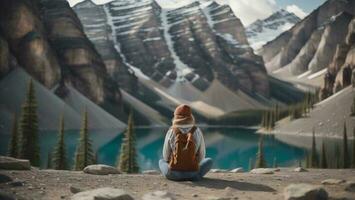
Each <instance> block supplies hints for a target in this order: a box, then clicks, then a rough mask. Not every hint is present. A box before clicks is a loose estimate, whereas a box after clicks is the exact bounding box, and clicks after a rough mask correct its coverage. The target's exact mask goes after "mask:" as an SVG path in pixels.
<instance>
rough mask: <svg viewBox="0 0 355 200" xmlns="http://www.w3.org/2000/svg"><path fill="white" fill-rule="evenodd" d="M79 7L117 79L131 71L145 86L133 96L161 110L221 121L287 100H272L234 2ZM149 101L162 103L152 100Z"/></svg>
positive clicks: (140, 1)
mask: <svg viewBox="0 0 355 200" xmlns="http://www.w3.org/2000/svg"><path fill="white" fill-rule="evenodd" d="M164 2H165V3H167V2H168V1H164ZM169 2H170V1H169ZM73 8H74V10H75V12H76V13H77V15H78V17H79V18H80V20H81V21H82V23H83V27H84V31H85V32H86V33H87V35H88V37H89V39H90V40H91V41H92V42H93V44H94V45H95V46H96V48H97V49H98V52H100V53H101V55H102V56H103V59H104V62H105V63H106V67H107V68H108V71H110V72H111V76H112V78H113V79H119V78H118V77H117V76H116V75H120V76H123V74H124V73H125V72H124V70H121V72H118V71H117V70H118V69H122V68H126V69H128V70H126V71H130V72H131V73H132V74H134V75H135V76H137V80H138V84H137V85H138V86H140V87H142V86H143V87H144V90H143V89H142V88H138V89H133V90H131V92H129V91H128V93H129V94H130V95H132V96H133V98H136V99H137V100H138V101H142V102H143V103H146V104H148V105H149V106H150V107H152V108H153V109H156V110H161V109H165V110H170V109H172V108H173V107H174V106H175V105H177V104H181V103H185V104H189V105H191V106H192V107H193V108H194V109H195V110H196V111H197V112H198V113H199V114H200V115H202V116H206V117H219V116H222V115H224V114H226V113H230V112H234V111H238V110H242V109H260V108H265V107H266V106H269V105H271V104H272V103H273V101H274V100H275V99H278V98H279V97H272V96H270V93H271V91H270V90H271V89H270V83H269V77H268V75H267V73H266V70H265V67H264V64H263V61H262V59H261V57H260V56H258V55H255V54H254V52H253V49H252V48H251V47H250V46H249V43H248V40H247V36H246V34H245V28H244V26H243V24H242V22H241V21H240V19H239V18H238V17H237V16H236V15H235V14H234V12H233V10H232V9H231V7H230V6H229V5H227V4H220V3H218V1H213V0H204V1H196V0H193V1H192V0H184V1H179V2H176V4H173V5H168V4H162V3H161V2H159V1H154V0H114V1H111V2H110V3H107V4H103V5H95V4H94V3H93V2H92V1H90V0H86V1H83V2H81V3H79V4H77V5H75V6H74V7H73ZM101 19H103V21H104V22H103V23H102V21H101ZM103 27H106V28H103ZM107 30H109V31H107ZM109 43H110V44H109ZM108 46H114V48H107V47H108ZM108 50H110V52H111V53H109V52H108ZM110 54H111V55H117V57H118V59H114V57H112V56H108V55H110ZM125 84H126V83H123V84H122V88H123V89H124V90H126V91H127V88H126V87H125ZM146 96H152V97H154V98H156V100H154V101H147V98H146ZM220 97H223V98H220ZM279 100H280V101H282V100H281V99H279ZM276 101H277V100H276ZM127 103H130V102H127Z"/></svg>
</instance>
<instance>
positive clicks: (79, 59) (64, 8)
mask: <svg viewBox="0 0 355 200" xmlns="http://www.w3.org/2000/svg"><path fill="white" fill-rule="evenodd" d="M0 4H1V5H0V9H1V11H0V49H1V53H0V77H1V78H3V77H4V78H6V77H7V75H8V74H9V73H10V72H11V71H13V70H14V68H19V67H21V68H23V69H25V71H26V72H27V73H29V75H30V76H31V77H32V78H34V79H36V80H38V81H39V82H40V83H41V84H43V85H44V86H45V87H46V88H47V89H50V90H55V91H56V92H55V93H56V95H58V96H60V97H61V98H62V99H63V100H66V99H71V97H73V95H74V96H75V95H76V94H73V92H72V91H76V90H77V91H79V92H80V93H81V94H84V95H85V96H86V97H87V98H89V99H90V100H91V101H92V102H94V103H96V104H98V105H101V106H103V107H105V106H111V110H114V111H115V112H111V113H114V114H116V116H117V115H118V114H122V105H123V103H122V101H121V96H120V90H119V87H118V84H117V83H116V82H114V81H112V79H110V77H109V76H108V72H107V70H106V69H105V65H104V63H103V61H102V59H101V56H100V55H99V54H98V53H97V51H96V50H95V48H94V46H93V45H92V43H91V42H90V41H89V40H88V39H87V37H86V35H85V33H84V31H83V28H82V25H81V22H80V20H79V19H78V17H77V15H76V14H75V13H74V12H73V10H72V9H71V8H70V6H69V4H68V2H67V1H65V0H51V1H46V0H43V1H35V0H32V1H31V0H19V1H10V0H4V1H1V2H0ZM27 76H28V75H27ZM14 88H15V89H16V88H17V89H18V88H19V87H14ZM22 92H23V91H22ZM76 96H78V95H76ZM17 97H18V98H17ZM13 98H14V99H16V101H22V100H23V99H22V97H21V98H20V97H19V96H16V97H15V96H14V97H13ZM82 99H84V97H82ZM86 102H89V100H86ZM2 103H4V102H2ZM48 103H50V102H48ZM52 103H53V104H55V102H52ZM67 105H69V106H73V107H76V108H77V110H78V113H80V112H81V111H82V110H83V109H84V107H85V106H87V107H88V110H91V108H93V105H91V104H87V103H85V105H84V104H80V100H76V99H74V100H71V101H70V102H68V103H67ZM111 110H109V112H110V111H111ZM6 112H10V113H11V112H17V110H11V109H10V110H7V111H6ZM48 112H51V111H48ZM89 112H90V113H91V111H89ZM102 112H105V111H102ZM106 114H107V113H106ZM111 117H112V116H111ZM96 122H97V120H96V119H95V120H93V123H94V124H95V123H96ZM120 125H122V123H121V124H120Z"/></svg>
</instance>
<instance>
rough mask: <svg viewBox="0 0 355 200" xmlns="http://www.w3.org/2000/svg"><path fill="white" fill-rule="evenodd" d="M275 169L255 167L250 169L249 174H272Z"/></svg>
mask: <svg viewBox="0 0 355 200" xmlns="http://www.w3.org/2000/svg"><path fill="white" fill-rule="evenodd" d="M274 172H275V169H272V168H256V169H253V170H251V171H250V173H251V174H273V173H274Z"/></svg>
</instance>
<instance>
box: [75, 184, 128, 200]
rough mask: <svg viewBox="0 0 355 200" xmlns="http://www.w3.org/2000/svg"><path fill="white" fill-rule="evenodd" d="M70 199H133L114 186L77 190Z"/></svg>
mask: <svg viewBox="0 0 355 200" xmlns="http://www.w3.org/2000/svg"><path fill="white" fill-rule="evenodd" d="M71 199H72V200H98V199H101V200H134V199H133V197H132V196H131V195H129V194H128V193H127V192H125V191H124V190H121V189H115V188H109V187H106V188H99V189H94V190H88V191H85V192H79V193H77V194H75V195H73V196H72V198H71Z"/></svg>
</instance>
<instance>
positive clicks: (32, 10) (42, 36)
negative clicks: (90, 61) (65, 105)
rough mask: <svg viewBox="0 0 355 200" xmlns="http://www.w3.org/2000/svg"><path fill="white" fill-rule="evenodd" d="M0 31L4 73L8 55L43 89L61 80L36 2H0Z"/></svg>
mask: <svg viewBox="0 0 355 200" xmlns="http://www.w3.org/2000/svg"><path fill="white" fill-rule="evenodd" d="M0 9H1V10H0V28H1V37H2V38H3V39H2V42H1V43H2V45H1V46H2V48H3V49H4V51H2V56H3V57H2V60H4V63H3V64H4V65H3V66H4V67H1V68H2V72H3V73H5V72H6V71H8V70H6V68H8V67H6V66H8V65H7V63H8V61H6V60H9V59H11V55H10V53H6V52H11V54H13V56H14V57H16V60H17V62H18V64H19V65H21V66H22V67H23V68H25V69H26V71H28V72H29V73H30V74H31V75H33V76H35V77H36V78H37V79H38V80H40V81H41V82H42V83H43V84H44V85H45V86H47V87H53V86H54V85H55V84H56V83H57V82H58V80H59V78H60V74H61V72H60V66H59V63H58V61H57V59H56V56H55V52H54V51H53V49H52V48H51V46H50V44H49V43H48V40H47V37H46V30H45V29H44V27H43V24H42V23H41V21H40V20H41V19H40V13H39V10H38V9H39V5H38V3H37V1H10V0H5V1H1V5H0Z"/></svg>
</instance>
